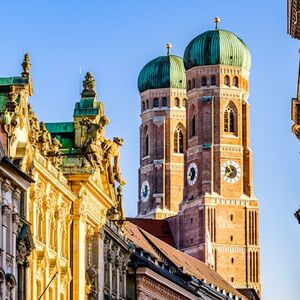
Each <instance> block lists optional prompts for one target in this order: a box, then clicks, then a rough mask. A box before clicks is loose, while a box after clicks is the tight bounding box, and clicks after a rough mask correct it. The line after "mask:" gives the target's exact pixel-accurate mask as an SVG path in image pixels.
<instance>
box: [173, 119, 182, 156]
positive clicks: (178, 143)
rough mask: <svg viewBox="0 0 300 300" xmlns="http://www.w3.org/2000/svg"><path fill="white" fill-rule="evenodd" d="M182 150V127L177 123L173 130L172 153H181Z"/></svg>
mask: <svg viewBox="0 0 300 300" xmlns="http://www.w3.org/2000/svg"><path fill="white" fill-rule="evenodd" d="M183 151H184V137H183V127H182V126H181V125H180V124H179V125H177V127H176V129H175V132H174V153H183Z"/></svg>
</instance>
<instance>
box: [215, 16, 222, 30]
mask: <svg viewBox="0 0 300 300" xmlns="http://www.w3.org/2000/svg"><path fill="white" fill-rule="evenodd" d="M220 21H221V19H220V18H219V17H215V23H216V28H215V29H216V30H218V29H219V23H220Z"/></svg>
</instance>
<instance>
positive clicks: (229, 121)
mask: <svg viewBox="0 0 300 300" xmlns="http://www.w3.org/2000/svg"><path fill="white" fill-rule="evenodd" d="M234 117H235V116H234V110H233V108H232V106H231V105H228V106H227V107H226V109H225V113H224V131H225V132H228V133H235V123H234Z"/></svg>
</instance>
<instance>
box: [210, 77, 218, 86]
mask: <svg viewBox="0 0 300 300" xmlns="http://www.w3.org/2000/svg"><path fill="white" fill-rule="evenodd" d="M210 85H217V79H216V76H215V75H213V76H211V77H210Z"/></svg>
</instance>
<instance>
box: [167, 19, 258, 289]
mask: <svg viewBox="0 0 300 300" xmlns="http://www.w3.org/2000/svg"><path fill="white" fill-rule="evenodd" d="M218 22H219V19H218V18H216V28H215V30H210V31H207V32H204V33H202V34H200V35H199V36H197V37H196V38H194V39H193V40H192V41H191V42H190V43H189V45H188V46H187V48H186V50H185V53H184V65H185V68H186V76H187V97H188V104H187V149H186V154H185V170H184V175H185V178H184V200H183V202H182V203H181V205H180V212H179V214H178V216H176V217H174V218H171V219H170V227H171V229H172V232H173V235H174V240H175V242H176V243H177V247H178V248H179V249H181V250H182V251H184V252H186V253H188V254H190V255H192V256H195V257H197V258H199V259H200V260H202V261H204V262H206V263H208V264H210V265H211V266H212V267H213V268H215V270H216V271H217V272H218V273H219V274H221V275H222V276H223V277H224V278H225V279H226V280H227V281H228V282H230V283H231V284H232V285H233V286H234V287H235V288H241V289H248V288H254V289H255V290H256V291H257V292H258V293H260V248H259V242H258V237H259V229H258V228H259V226H258V215H259V210H258V201H257V199H256V197H255V195H254V192H253V181H252V150H251V148H250V107H249V102H248V80H249V70H250V64H251V57H250V52H249V50H248V48H247V46H246V45H245V44H244V42H243V41H242V40H241V39H239V38H238V37H237V36H236V35H234V34H233V33H231V32H229V31H225V30H220V29H218Z"/></svg>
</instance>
